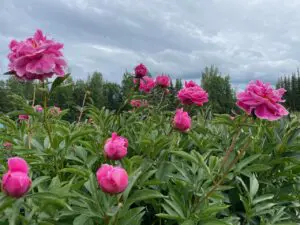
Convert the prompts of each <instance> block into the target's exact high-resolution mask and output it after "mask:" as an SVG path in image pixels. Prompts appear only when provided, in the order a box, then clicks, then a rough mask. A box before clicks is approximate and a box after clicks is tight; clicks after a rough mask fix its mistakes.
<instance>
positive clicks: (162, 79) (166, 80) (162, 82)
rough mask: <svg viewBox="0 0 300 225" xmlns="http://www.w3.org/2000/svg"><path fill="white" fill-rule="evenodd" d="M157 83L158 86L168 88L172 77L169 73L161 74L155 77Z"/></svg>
mask: <svg viewBox="0 0 300 225" xmlns="http://www.w3.org/2000/svg"><path fill="white" fill-rule="evenodd" d="M155 83H156V85H157V86H160V87H162V88H167V87H169V86H170V83H171V81H170V77H169V76H168V75H159V76H157V77H156V79H155Z"/></svg>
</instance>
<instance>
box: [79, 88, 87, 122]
mask: <svg viewBox="0 0 300 225" xmlns="http://www.w3.org/2000/svg"><path fill="white" fill-rule="evenodd" d="M86 96H87V92H85V94H84V98H83V101H82V106H81V109H80V114H79V117H78V123H80V120H81V117H82V114H83V108H84V105H85V100H86Z"/></svg>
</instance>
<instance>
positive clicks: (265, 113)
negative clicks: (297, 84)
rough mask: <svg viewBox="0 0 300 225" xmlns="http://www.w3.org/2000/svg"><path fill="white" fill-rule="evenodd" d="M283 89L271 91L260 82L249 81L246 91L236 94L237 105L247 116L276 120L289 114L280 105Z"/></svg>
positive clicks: (269, 87) (271, 89) (266, 85)
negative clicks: (253, 115) (252, 115)
mask: <svg viewBox="0 0 300 225" xmlns="http://www.w3.org/2000/svg"><path fill="white" fill-rule="evenodd" d="M285 92H286V90H285V89H284V88H280V89H277V90H275V89H273V88H272V86H271V85H270V84H268V83H263V82H262V81H260V80H257V81H251V82H250V83H249V84H248V85H247V87H246V90H245V91H243V92H240V93H238V94H237V100H238V101H237V103H236V104H237V105H238V106H239V107H240V108H241V109H243V110H244V111H245V112H246V113H247V114H248V115H250V114H251V113H254V114H255V115H256V116H257V117H258V118H260V119H266V120H270V121H273V120H278V119H280V118H281V117H283V116H286V115H288V114H289V112H288V111H287V110H286V109H285V108H284V107H283V106H282V105H281V104H279V103H280V102H284V100H283V99H282V96H283V95H284V93H285Z"/></svg>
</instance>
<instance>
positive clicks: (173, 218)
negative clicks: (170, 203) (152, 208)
mask: <svg viewBox="0 0 300 225" xmlns="http://www.w3.org/2000/svg"><path fill="white" fill-rule="evenodd" d="M156 216H157V217H159V218H164V219H168V220H181V218H180V217H179V216H174V215H169V214H165V213H158V214H156Z"/></svg>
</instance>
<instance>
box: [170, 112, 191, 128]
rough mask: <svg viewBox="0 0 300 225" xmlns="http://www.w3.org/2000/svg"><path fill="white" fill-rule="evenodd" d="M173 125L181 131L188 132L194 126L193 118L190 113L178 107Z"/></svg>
mask: <svg viewBox="0 0 300 225" xmlns="http://www.w3.org/2000/svg"><path fill="white" fill-rule="evenodd" d="M173 125H174V127H175V129H177V130H179V131H181V132H187V131H189V129H190V128H191V126H192V120H191V117H190V116H189V114H188V113H187V112H185V111H183V109H182V108H181V109H177V110H176V114H175V116H174V119H173Z"/></svg>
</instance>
